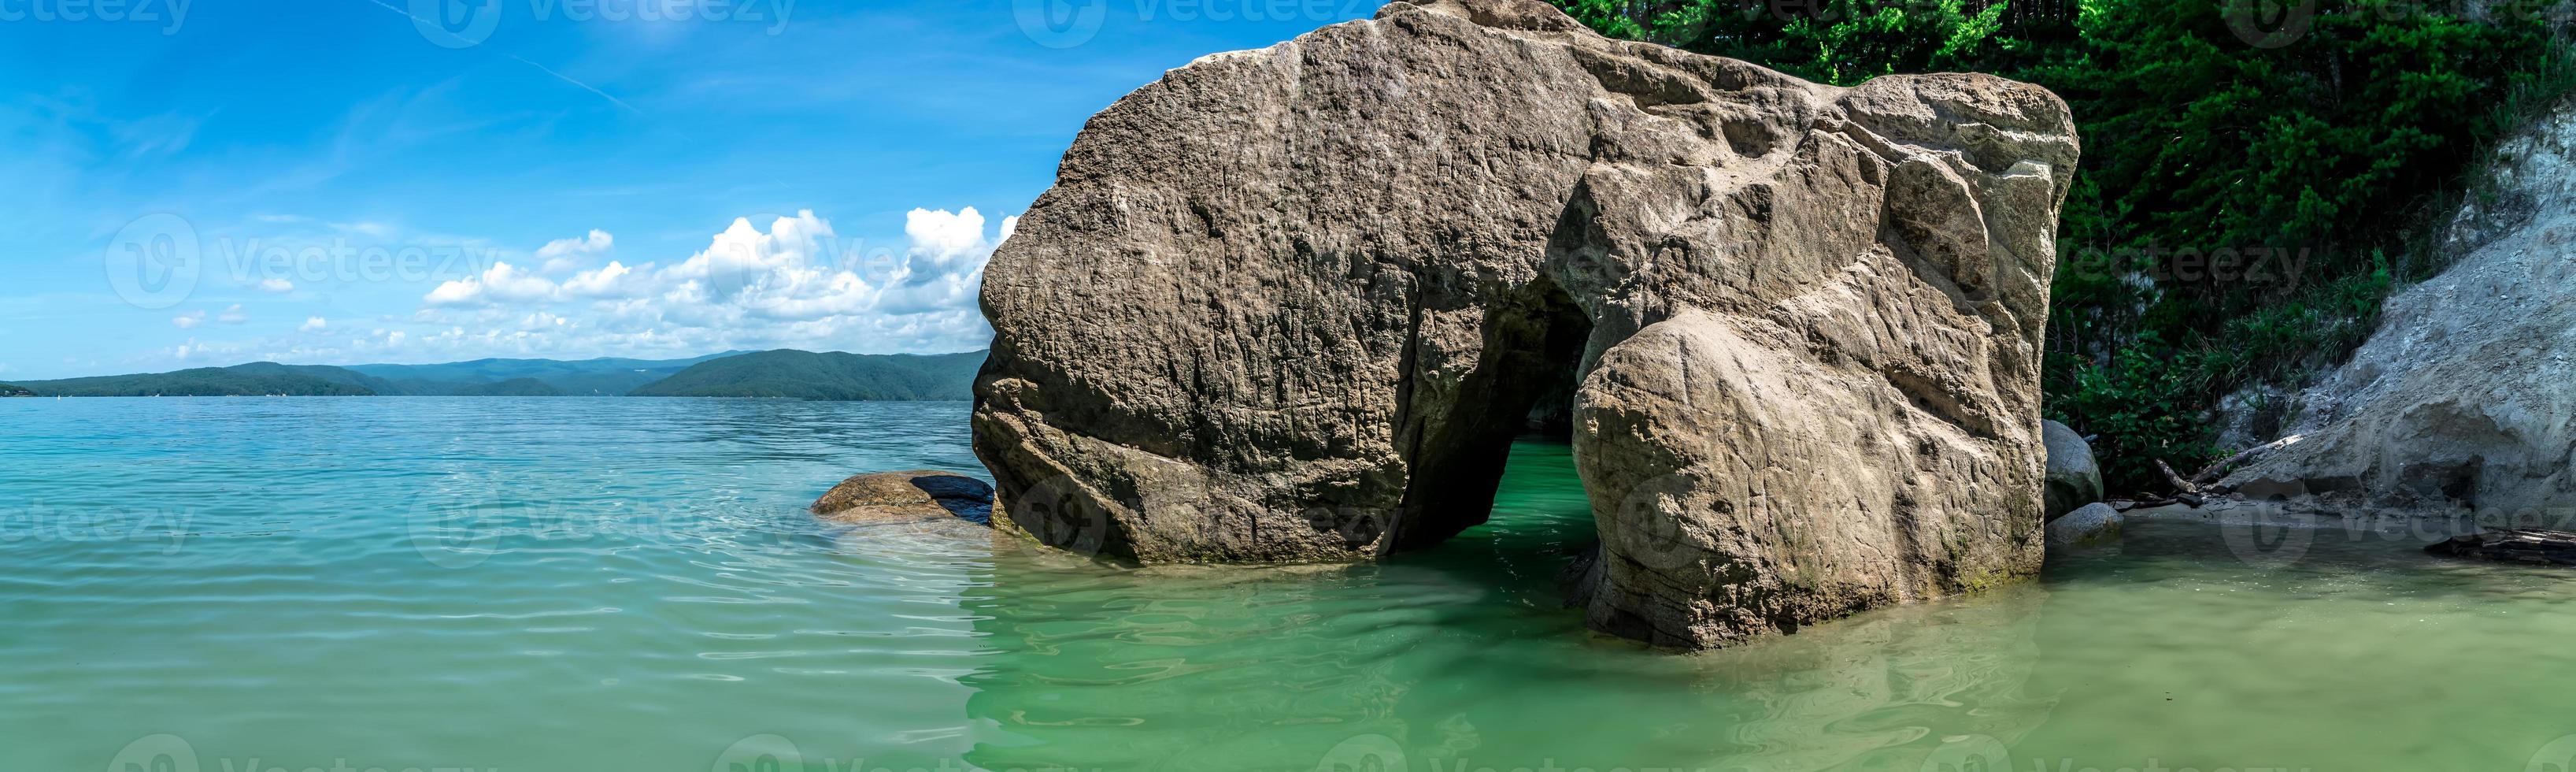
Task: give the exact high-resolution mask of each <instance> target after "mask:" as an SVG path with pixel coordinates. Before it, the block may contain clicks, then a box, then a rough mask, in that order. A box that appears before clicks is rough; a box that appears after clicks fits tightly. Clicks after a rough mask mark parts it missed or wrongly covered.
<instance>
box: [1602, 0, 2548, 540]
mask: <svg viewBox="0 0 2576 772" xmlns="http://www.w3.org/2000/svg"><path fill="white" fill-rule="evenodd" d="M1557 1H1558V2H1559V4H1560V5H1561V6H1563V7H1565V8H1566V9H1567V10H1568V11H1569V12H1570V13H1572V14H1573V15H1574V16H1575V17H1576V18H1578V19H1581V20H1583V21H1584V22H1586V23H1588V24H1590V25H1592V26H1593V27H1594V28H1596V29H1599V30H1601V31H1603V32H1604V33H1605V34H1610V35H1617V36H1625V37H1631V38H1641V39H1650V40H1655V41H1658V42H1664V43H1668V44H1672V45H1678V46H1681V47H1684V48H1688V49H1691V50H1696V51H1701V52H1704V53H1712V54H1718V55H1723V56H1732V57H1736V58H1741V59H1746V60H1750V61H1754V62H1757V63H1761V64H1765V65H1768V66H1771V67H1774V68H1778V69H1781V70H1783V71H1786V72H1789V73H1792V74H1795V75H1799V76H1803V77H1807V78H1811V79H1816V80H1822V81H1826V82H1832V83H1837V84H1843V85H1850V84H1854V83H1858V82H1860V81H1862V80H1866V79H1868V78H1870V77H1874V76H1877V75H1881V74H1887V73H1901V72H1931V71H1943V70H1956V71H1981V72H1990V73H1996V74H2000V75H2003V76H2006V77H2011V78H2015V79H2019V80H2025V81H2029V82H2033V83H2037V84H2040V85H2043V86H2046V87H2048V88H2050V89H2051V90H2053V91H2056V92H2057V93H2058V94H2059V95H2060V96H2062V97H2064V98H2065V99H2066V100H2067V102H2068V104H2069V106H2070V107H2072V108H2073V109H2074V112H2075V116H2076V120H2077V123H2078V125H2079V128H2080V129H2081V130H2082V132H2083V134H2084V146H2085V158H2084V164H2083V168H2082V169H2081V171H2080V174H2079V176H2078V177H2077V180H2076V185H2075V190H2074V193H2073V194H2072V195H2071V196H2070V197H2069V200H2068V202H2067V207H2066V212H2065V216H2064V219H2063V222H2062V230H2061V233H2060V237H2061V242H2060V243H2061V247H2060V250H2059V252H2060V254H2059V259H2060V266H2059V271H2058V278H2057V280H2056V283H2055V286H2054V287H2053V288H2052V302H2053V304H2054V310H2053V312H2052V315H2051V330H2050V335H2049V343H2050V345H2049V350H2048V352H2047V360H2048V361H2047V362H2046V369H2045V371H2044V372H2045V375H2044V378H2043V383H2044V388H2045V389H2046V391H2047V394H2048V412H2049V413H2050V414H2051V415H2052V416H2053V417H2056V418H2059V419H2060V420H2063V421H2065V422H2066V423H2068V424H2069V425H2070V426H2073V427H2075V428H2076V429H2077V430H2078V431H2080V432H2084V433H2088V434H2096V435H2099V436H2100V440H2098V443H2097V448H2096V451H2097V455H2100V456H2102V457H2103V458H2104V459H2105V471H2106V473H2107V474H2108V475H2109V477H2110V479H2109V482H2110V483H2111V485H2112V487H2113V488H2114V489H2115V490H2119V489H2144V488H2152V487H2156V484H2155V483H2154V478H2153V477H2151V476H2149V475H2150V474H2151V473H2150V472H2149V471H2148V470H2152V469H2153V468H2154V460H2155V458H2158V457H2162V458H2165V459H2166V460H2168V461H2171V462H2173V463H2174V465H2175V466H2176V467H2185V466H2194V465H2197V464H2198V463H2200V462H2202V461H2206V460H2208V459H2209V458H2211V457H2212V456H2214V455H2216V454H2217V453H2219V452H2220V450H2221V449H2219V448H2217V447H2215V446H2214V445H2213V444H2212V441H2213V438H2212V437H2211V433H2210V431H2209V430H2208V428H2207V427H2208V425H2209V423H2210V421H2209V418H2208V416H2209V410H2210V407H2211V406H2212V405H2213V404H2215V403H2216V402H2217V400H2218V398H2219V397H2220V396H2221V395H2224V394H2227V393H2229V392H2232V391H2235V390H2237V389H2240V388H2243V387H2245V386H2248V385H2254V384H2264V383H2272V384H2289V383H2294V382H2295V381H2296V379H2299V378H2302V377H2304V376H2306V375H2307V374H2309V373H2312V372H2314V371H2316V370H2317V369H2319V368H2322V367H2326V366H2331V365H2332V364H2334V363H2335V362H2337V361H2339V360H2340V358H2341V357H2343V356H2345V355H2347V354H2348V353H2349V352H2350V350H2351V349H2352V348H2353V347H2354V346H2357V345H2358V344H2359V343H2360V342H2361V340H2362V339H2363V338H2364V337H2366V336H2367V334H2368V333H2369V331H2370V329H2371V325H2372V324H2373V322H2374V321H2375V317H2376V312H2377V309H2378V308H2379V306H2380V304H2381V302H2382V301H2383V300H2385V298H2386V297H2387V295H2388V293H2389V292H2391V291H2393V290H2394V289H2395V287H2397V286H2398V285H2399V284H2400V283H2401V282H2403V281H2406V280H2412V279H2417V278H2421V277H2422V276H2425V275H2428V274H2429V273H2430V272H2431V271H2433V270H2435V269H2438V268H2439V267H2440V266H2441V265H2442V264H2443V263H2444V262H2446V261H2445V260H2443V259H2441V258H2442V256H2441V255H2439V254H2438V253H2436V252H2435V251H2434V250H2433V248H2432V247H2431V246H2430V239H2427V238H2423V237H2422V234H2423V233H2424V232H2426V231H2429V230H2431V228H2430V227H2427V226H2428V224H2430V223H2432V222H2433V221H2434V218H2436V217H2438V216H2439V214H2440V213H2441V212H2443V211H2446V210H2447V209H2448V208H2450V207H2452V206H2455V205H2456V204H2457V202H2458V201H2459V200H2460V197H2461V195H2462V193H2461V190H2460V189H2461V188H2462V187H2464V186H2462V185H2459V184H2456V183H2457V181H2459V180H2462V179H2464V178H2465V177H2466V176H2467V173H2468V172H2469V167H2470V165H2471V164H2472V163H2473V162H2474V160H2475V159H2476V158H2478V157H2479V155H2480V153H2482V152H2483V151H2484V149H2485V148H2486V147H2487V146H2488V145H2489V144H2490V143H2492V142H2493V141H2495V140H2497V139H2498V138H2500V137H2501V135H2502V134H2503V133H2505V132H2507V131H2509V130H2511V129H2512V128H2514V127H2515V126H2517V125H2519V124H2521V123H2523V122H2524V121H2525V120H2526V119H2527V118H2528V116H2529V115H2530V114H2531V113H2532V112H2533V111H2535V110H2537V109H2539V108H2540V107H2541V106H2543V105H2546V104H2548V103H2550V102H2551V101H2553V100H2554V99H2555V98H2557V97H2558V96H2559V95H2561V94H2564V93H2567V92H2568V91H2570V90H2571V87H2576V67H2571V66H2570V61H2571V57H2569V56H2568V55H2567V53H2566V51H2567V49H2566V47H2565V46H2564V45H2563V41H2562V40H2561V39H2559V38H2558V37H2557V36H2556V34H2555V33H2554V32H2553V31H2552V29H2551V28H2550V26H2549V23H2548V21H2547V19H2546V16H2547V14H2544V13H2540V12H2538V11H2541V10H2544V9H2542V8H2541V7H2538V6H2534V5H2531V4H2530V3H2531V0H2499V1H2498V2H2494V3H2485V4H2478V5H2477V6H2476V8H2477V9H2478V12H2477V13H2476V14H2474V16H2475V18H2472V15H2471V14H2463V13H2455V12H2454V11H2457V10H2458V9H2459V8H2460V7H2465V6H2444V5H2442V4H2439V3H2434V4H2427V3H2424V2H2419V1H2418V0H2342V1H2340V2H2338V1H2336V0H2320V2H2317V3H2314V4H2309V5H2302V4H2283V5H2274V4H2272V3H2268V2H2263V1H2262V0H2080V2H2068V1H2067V0H2029V1H2026V2H2012V1H2010V0H1557ZM2302 8H2312V9H2313V11H2314V13H2313V14H2308V15H2303V14H2301V12H2300V9H2302ZM2282 13H2287V14H2290V15H2287V16H2281V15H2278V14H2282ZM2220 250H2226V251H2227V252H2228V253H2230V254H2234V253H2239V252H2244V251H2246V250H2257V251H2262V252H2263V253H2264V254H2272V255H2282V256H2296V257H2298V258H2300V259H2299V260H2298V261H2297V262H2296V263H2295V268H2296V270H2290V268H2291V267H2292V263H2290V261H2288V260H2277V261H2275V263H2274V265H2273V268H2274V269H2275V270H2273V271H2271V272H2269V273H2270V275H2268V276H2265V277H2257V276H2255V275H2254V274H2252V273H2247V274H2245V275H2241V276H2238V277H2235V278H2232V279H2222V278H2219V277H2214V276H2208V275H2202V276H2197V277H2195V276H2192V275H2190V271H2188V270H2178V269H2181V268H2187V267H2188V265H2189V261H2191V260H2197V259H2201V258H2205V257H2206V256H2208V255H2211V254H2214V253H2217V252H2219V251H2220ZM2105 255H2108V256H2111V258H2112V259H2109V260H2099V259H2093V260H2087V258H2100V257H2102V256H2105Z"/></svg>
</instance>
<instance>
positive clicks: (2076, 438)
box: [2039, 421, 2102, 521]
mask: <svg viewBox="0 0 2576 772" xmlns="http://www.w3.org/2000/svg"><path fill="white" fill-rule="evenodd" d="M2039 431H2040V439H2041V441H2042V442H2044V443H2046V445H2047V453H2048V492H2047V496H2046V501H2047V513H2048V519H2049V520H2050V521H2055V520H2056V519H2058V518H2060V517H2064V516H2065V515H2066V513H2068V512H2073V511H2075V510H2076V508H2078V507H2082V506H2084V505H2086V504H2091V503H2094V502H2097V501H2101V500H2102V467H2101V465H2100V464H2097V463H2095V462H2094V461H2093V446H2092V444H2090V443H2087V442H2085V441H2084V435H2081V434H2076V433H2075V430H2074V429H2069V428H2066V425H2065V424H2061V423H2058V422H2056V421H2042V422H2040V424H2039Z"/></svg>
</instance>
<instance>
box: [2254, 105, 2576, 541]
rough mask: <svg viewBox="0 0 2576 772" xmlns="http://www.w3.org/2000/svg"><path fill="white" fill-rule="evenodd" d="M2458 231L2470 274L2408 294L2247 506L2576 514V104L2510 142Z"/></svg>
mask: <svg viewBox="0 0 2576 772" xmlns="http://www.w3.org/2000/svg"><path fill="white" fill-rule="evenodd" d="M2491 171H2492V174H2493V181H2492V184H2490V185H2488V186H2486V188H2485V189H2486V190H2488V191H2490V193H2489V194H2488V195H2482V196H2479V197H2477V200H2476V201H2475V202H2473V203H2472V204H2470V205H2469V206H2468V207H2466V208H2465V209H2463V211H2461V212H2460V213H2459V215H2458V216H2457V217H2456V219H2455V220H2454V221H2453V225H2452V229H2451V231H2450V234H2449V236H2448V245H2447V248H2448V251H2450V252H2451V253H2453V254H2457V255H2460V256H2461V258H2460V260H2459V262H2457V263H2455V264H2453V265H2452V266H2451V268H2449V269H2448V270H2445V271H2443V272H2442V274H2441V275H2439V276H2436V277H2434V278H2433V279H2431V280H2428V281H2425V282H2424V283H2422V284H2418V285H2415V286H2414V287H2412V288H2410V289H2408V290H2406V291H2405V292H2403V293H2400V294H2398V295H2397V296H2396V297H2394V298H2391V299H2390V300H2389V301H2388V304H2387V306H2386V307H2385V308H2384V309H2382V311H2381V314H2380V319H2381V321H2380V327H2379V330H2378V331H2377V332H2376V333H2374V334H2372V335H2371V337H2370V340H2369V341H2368V342H2366V343H2364V344H2363V345H2362V346H2361V348H2360V350H2358V351H2356V352H2354V354H2353V356H2352V359H2351V361H2350V362H2348V363H2347V364H2345V365H2344V366H2343V367H2341V368H2340V369H2338V370H2336V371H2335V372H2333V373H2331V374H2329V375H2327V376H2326V377H2324V378H2322V379H2320V381H2319V382H2318V383H2317V384H2315V385H2314V386H2313V387H2312V388H2310V389H2308V390H2307V391H2306V392H2304V393H2303V394H2301V395H2300V397H2299V398H2298V400H2297V405H2298V408H2297V411H2296V412H2295V414H2294V415H2293V416H2292V418H2291V421H2290V429H2289V431H2287V432H2285V435H2286V436H2289V437H2296V438H2297V441H2295V442H2293V443H2290V444H2288V445H2286V446H2285V447H2282V448H2280V449H2279V450H2277V451H2274V452H2272V453H2270V454H2268V455H2265V456H2263V457H2262V458H2261V459H2260V460H2258V461H2256V462H2254V463H2252V464H2250V465H2248V466H2246V467H2245V468H2243V469H2241V470H2238V471H2236V472H2234V473H2233V474H2231V475H2229V476H2228V477H2227V479H2225V480H2224V481H2222V483H2221V484H2222V487H2223V488H2224V489H2227V490H2232V491H2234V492H2235V493H2236V494H2237V495H2239V496H2242V497H2246V498H2251V499H2258V500H2266V499H2279V500H2287V501H2288V503H2290V504H2292V505H2294V506H2295V507H2305V506H2318V507H2324V508H2332V509H2336V510H2347V509H2349V508H2351V507H2354V506H2387V507H2397V508H2405V509H2450V508H2455V507H2474V508H2477V509H2479V510H2484V511H2489V512H2494V513H2498V514H2500V515H2503V516H2507V517H2513V518H2516V519H2517V520H2519V521H2523V522H2535V523H2551V524H2558V523H2563V522H2565V519H2566V516H2567V515H2568V514H2569V512H2570V511H2571V510H2569V509H2568V507H2570V506H2576V464H2571V463H2570V460H2571V459H2576V260H2570V259H2569V258H2568V253H2569V250H2570V249H2571V245H2576V105H2570V106H2566V107H2562V108H2561V109H2560V110H2559V111H2557V112H2556V113H2555V114H2552V115H2550V116H2547V117H2546V118H2545V119H2543V120H2541V121H2539V122H2538V123H2537V124H2535V125H2534V126H2531V127H2528V128H2526V129H2525V130H2524V131H2522V132H2520V133H2519V134H2518V135H2516V136H2515V137H2513V138H2512V139H2510V140H2509V141H2507V142H2506V143H2505V144H2504V145H2503V146H2502V147H2501V148H2500V149H2499V150H2498V153H2497V158H2496V160H2495V163H2494V164H2493V166H2492V168H2491Z"/></svg>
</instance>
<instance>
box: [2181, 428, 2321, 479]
mask: <svg viewBox="0 0 2576 772" xmlns="http://www.w3.org/2000/svg"><path fill="white" fill-rule="evenodd" d="M2302 439H2306V438H2305V437H2303V436H2301V435H2296V434H2293V435H2290V436H2288V437H2283V438H2280V439H2277V440H2273V441H2271V442H2267V443H2263V444H2261V445H2256V446H2254V447H2251V448H2246V449H2245V450H2244V451H2243V452H2240V453H2237V454H2236V455H2233V456H2228V457H2226V458H2223V459H2219V460H2218V463H2215V464H2210V465H2209V466H2206V467H2202V468H2201V470H2200V471H2198V472H2194V473H2192V475H2191V482H2192V484H2194V485H2209V484H2213V483H2216V482H2218V480H2219V478H2222V477H2226V476H2227V473H2228V472H2233V471H2236V470H2237V469H2238V468H2240V467H2243V466H2245V465H2246V464H2251V463H2254V460H2255V459H2258V458H2262V457H2263V456H2265V455H2267V454H2269V453H2271V452H2272V451H2275V450H2280V449H2282V448H2286V447H2289V446H2291V445H2294V444H2297V443H2298V441H2299V440H2302Z"/></svg>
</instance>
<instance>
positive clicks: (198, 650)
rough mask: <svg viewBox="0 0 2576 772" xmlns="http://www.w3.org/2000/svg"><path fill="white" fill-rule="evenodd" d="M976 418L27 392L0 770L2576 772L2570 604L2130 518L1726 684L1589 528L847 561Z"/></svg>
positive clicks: (1558, 472)
mask: <svg viewBox="0 0 2576 772" xmlns="http://www.w3.org/2000/svg"><path fill="white" fill-rule="evenodd" d="M967 412H968V410H967V406H966V405H964V404H962V403H805V402H780V401H751V400H685V399H675V400H659V399H510V398H482V399H476V398H316V399H248V398H245V399H96V400H61V401H57V400H37V399H15V400H0V620H5V621H6V626H5V628H0V629H5V632H0V661H5V662H7V663H9V664H8V666H7V667H6V668H5V670H0V768H6V769H10V770H98V769H105V770H110V772H128V771H129V770H132V771H133V772H190V771H191V770H204V771H206V772H212V771H215V770H248V769H257V770H271V769H284V770H304V769H309V768H310V769H325V770H329V769H334V768H340V769H356V770H364V769H369V768H381V769H388V770H399V769H405V768H417V769H440V768H448V769H478V770H480V769H498V770H531V771H535V770H715V771H717V772H793V771H794V770H800V769H801V770H833V771H835V772H838V771H839V770H851V769H857V770H874V769H891V770H904V769H952V770H954V769H995V770H1002V769H1047V768H1052V769H1104V770H1131V769H1157V770H1232V769H1246V770H1255V769H1258V770H1269V769H1278V770H1318V769H1348V770H1369V771H1370V772H1392V771H1398V770H1405V771H1411V772H1424V771H1428V770H1441V771H1447V770H1480V769H1491V770H1497V771H1498V772H1500V771H1503V770H1514V769H1530V770H1540V769H1558V770H1575V769H1593V770H1611V769H1631V770H1637V769H1710V770H1731V769H1744V770H1765V771H1769V770H1810V769H1815V770H1826V769H1851V770H1876V769H1896V770H1948V769H1957V770H1978V769H1983V770H2000V769H2007V768H2009V769H2023V770H2083V769H2088V768H2089V769H2098V770H2118V769H2141V770H2143V769H2151V768H2162V769H2169V770H2182V769H2195V770H2201V771H2202V772H2207V771H2209V770H2216V769H2222V768H2224V769H2232V770H2247V769H2263V768H2273V769H2292V770H2296V769H2310V770H2340V769H2357V770H2433V769H2500V770H2522V769H2551V770H2564V769H2567V768H2569V767H2568V766H2567V764H2568V761H2569V760H2570V759H2571V758H2576V645H2571V644H2576V573H2570V572H2567V571H2562V570H2552V569H2545V568H2529V567H2520V566H2500V565H2487V564H2476V563H2454V562H2444V561H2439V560H2436V559H2433V558H2430V557H2426V556H2424V555H2422V554H2420V552H2419V549H2418V548H2419V547H2420V541H2417V540H2413V539H2409V538H2404V537H2402V536H2389V535H2383V534H2379V533H2375V532H2346V531H2342V530H2333V529H2329V530H2319V531H2300V532H2295V533H2293V532H2281V531H2271V530H2266V531H2261V532H2253V531H2249V530H2247V529H2241V528H2222V527H2217V526H2211V525H2202V524H2189V523H2145V524H2133V525H2132V527H2131V528H2130V530H2129V532H2128V534H2127V535H2126V537H2125V539H2124V541H2123V542H2122V543H2120V544H2118V545H2116V546H2113V547H2107V548H2103V549H2097V550H2092V551H2088V552H2082V553H2073V554H2066V555H2058V556H2053V557H2052V558H2051V561H2050V563H2049V566H2048V573H2047V576H2046V577H2045V578H2044V579H2042V580H2040V581H2035V582H2030V583H2026V584H2022V585H2018V586H2013V587H2008V588H2005V589H2001V590H1997V591H1993V592H1989V593H1987V594H1984V595H1980V596H1976V597H1971V598H1966V599H1959V600H1953V601H1946V602H1940V603H1931V604H1923V605H1917V606H1910V607H1904V608H1896V609H1888V610H1883V611H1878V612H1873V613H1869V614H1864V615H1862V616H1859V617H1856V618H1853V619H1848V620H1843V621H1839V622H1835V623H1831V624H1825V625H1819V626H1815V627H1811V628H1808V629H1806V630H1805V631H1803V632H1801V633H1799V634H1797V635H1795V636H1789V637H1784V638H1777V639H1772V640H1767V641H1762V642H1758V643H1755V644H1753V645H1748V646H1745V647H1741V648H1738V649H1731V650H1726V651H1719V652H1712V653H1707V654H1700V655H1690V656H1675V655H1671V654H1666V653H1659V652H1655V651H1650V650H1646V649H1643V648H1640V647H1638V646H1636V645H1633V644H1630V643H1627V642H1623V641H1617V640H1609V639H1603V638H1599V637H1596V636H1592V635H1588V634H1586V633H1585V632H1584V631H1583V630H1582V625H1581V619H1580V613H1579V612H1578V611H1574V610H1569V609H1566V608H1563V606H1562V603H1561V601H1560V595H1559V594H1558V591H1557V588H1556V578H1557V574H1558V572H1559V571H1560V570H1561V569H1562V568H1563V566H1564V565H1565V564H1566V563H1567V561H1568V560H1570V559H1571V558H1572V556H1573V555H1574V554H1575V553H1576V552H1577V551H1578V550H1579V549H1581V547H1582V545H1583V544H1584V543H1585V540H1586V539H1588V534H1589V530H1590V523H1589V515H1588V513H1587V510H1586V508H1585V506H1584V503H1583V498H1582V491H1581V486H1580V484H1579V483H1578V482H1577V481H1575V480H1574V478H1573V473H1572V464H1571V461H1570V459H1569V457H1568V455H1567V452H1566V450H1565V448H1564V447H1563V446H1561V445H1548V444H1544V443H1524V444H1522V445H1520V446H1518V447H1516V448H1515V452H1514V456H1513V465H1512V468H1511V473H1510V475H1509V477H1508V479H1507V480H1506V481H1505V483H1504V486H1505V489H1504V492H1503V494H1502V496H1501V497H1500V503H1499V504H1498V509H1497V513H1496V516H1495V518H1494V522H1492V523H1490V524H1488V525H1486V526H1483V527H1479V528H1477V529H1474V530H1472V531H1469V532H1468V533H1466V534H1465V535H1463V536H1461V537H1460V538H1458V539H1455V540H1453V541H1451V542H1449V543H1447V544H1445V545H1443V546H1441V547H1440V548H1438V549H1434V550H1430V551H1425V552H1420V553H1413V554H1406V555H1402V556H1398V557H1396V558H1393V559H1389V560H1386V561H1384V562H1381V563H1375V564H1367V565H1353V566H1327V567H1302V568H1240V567H1237V568H1155V569H1146V570H1133V569H1123V568H1117V567H1112V566H1104V565H1098V564H1094V563H1091V562H1087V561H1083V560H1080V559H1076V558H1072V557H1068V556H1065V555H1061V554H1056V553H1051V552H1047V551H1044V550H1040V549H1037V548H1034V547H1031V546H1028V545H1025V544H1022V543H1020V542H1017V541H1013V540H1010V539H1007V538H1004V539H993V538H972V537H962V538H961V537H958V536H954V535H945V534H941V533H936V532H920V531H910V530H904V529H884V528H869V529H858V530H843V529H837V528H830V527H825V526H822V525H818V524H817V523H815V522H814V521H813V519H812V518H811V517H810V516H808V515H807V514H806V513H805V512H804V506H805V505H806V504H807V503H808V502H810V501H812V500H813V498H814V497H815V496H817V495H819V494H821V493H822V492H823V491H824V490H825V489H827V488H829V487H830V486H831V485H832V484H833V483H835V482H837V481H839V480H840V479H841V478H843V477H845V476H848V475H851V474H855V473H859V472H867V471H881V470H896V469H912V468H945V469H953V470H960V471H968V472H971V473H974V474H976V475H978V476H981V475H982V471H981V467H980V466H979V465H978V464H977V463H976V461H975V459H974V456H973V455H972V453H971V452H970V451H969V449H968V438H967V434H966V424H967V421H966V418H967Z"/></svg>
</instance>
